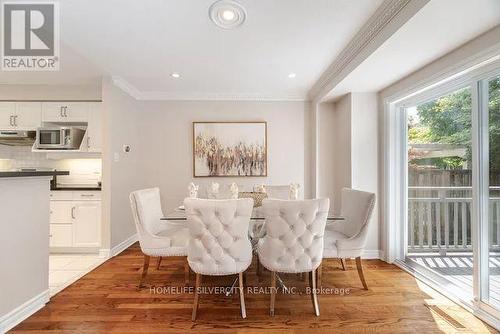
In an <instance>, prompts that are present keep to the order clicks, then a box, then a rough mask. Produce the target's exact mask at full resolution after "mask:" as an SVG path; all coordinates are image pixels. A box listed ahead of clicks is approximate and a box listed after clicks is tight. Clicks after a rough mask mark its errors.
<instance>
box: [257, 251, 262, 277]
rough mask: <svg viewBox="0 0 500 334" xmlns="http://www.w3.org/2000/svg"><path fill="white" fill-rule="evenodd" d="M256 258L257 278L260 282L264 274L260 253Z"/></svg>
mask: <svg viewBox="0 0 500 334" xmlns="http://www.w3.org/2000/svg"><path fill="white" fill-rule="evenodd" d="M256 259H257V279H258V280H259V282H260V281H261V276H262V265H261V264H260V260H259V255H256Z"/></svg>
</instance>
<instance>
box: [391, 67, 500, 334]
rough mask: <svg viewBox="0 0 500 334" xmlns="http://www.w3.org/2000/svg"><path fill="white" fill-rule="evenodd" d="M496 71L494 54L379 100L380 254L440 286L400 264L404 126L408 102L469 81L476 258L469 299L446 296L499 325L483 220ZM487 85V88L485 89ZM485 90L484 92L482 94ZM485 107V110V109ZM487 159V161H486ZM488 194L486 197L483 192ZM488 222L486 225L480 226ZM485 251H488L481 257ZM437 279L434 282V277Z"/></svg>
mask: <svg viewBox="0 0 500 334" xmlns="http://www.w3.org/2000/svg"><path fill="white" fill-rule="evenodd" d="M498 74H500V60H499V59H498V57H496V58H495V59H494V60H489V61H486V62H483V63H480V64H477V65H475V66H472V67H470V68H468V69H465V70H462V71H461V72H458V73H455V74H450V75H449V76H448V77H447V78H443V79H441V80H440V81H436V82H434V83H428V85H427V86H426V87H424V88H420V89H419V90H416V89H415V90H414V91H410V92H409V91H406V92H403V93H400V94H394V95H392V96H389V97H386V98H385V99H384V100H383V101H382V103H383V108H384V114H383V122H384V124H383V126H384V128H383V140H384V148H385V150H384V159H383V162H382V167H383V177H384V182H383V187H384V188H383V199H382V201H383V203H382V208H383V215H384V218H385V219H384V220H383V221H384V222H385V224H384V226H383V236H384V237H385V239H384V241H383V244H384V248H385V249H384V259H385V260H386V261H387V262H389V263H395V264H396V265H398V266H400V267H402V268H403V269H404V270H407V271H408V272H410V273H411V274H413V275H414V276H416V277H417V278H420V279H422V280H424V281H426V283H428V284H430V285H431V286H433V287H434V288H435V289H436V290H438V291H443V289H441V288H440V287H439V286H437V285H436V284H433V280H432V279H430V280H429V279H425V278H424V277H421V275H420V276H419V275H418V274H417V273H415V272H414V271H413V270H411V268H408V267H407V266H406V265H405V264H404V259H405V257H406V252H407V203H408V193H407V126H406V112H405V111H404V110H405V108H406V107H409V106H411V105H416V104H420V103H423V102H426V101H429V100H432V99H434V98H436V97H439V96H442V95H446V93H449V92H453V91H455V90H457V89H460V88H461V87H465V86H470V89H471V97H472V115H471V116H472V145H473V147H475V148H478V147H480V148H481V149H480V150H478V149H473V156H472V168H473V172H472V174H473V175H472V183H473V184H472V189H473V200H472V206H471V217H472V231H471V232H472V244H473V258H474V272H473V300H472V301H466V300H464V299H462V298H460V297H456V296H450V295H449V294H446V296H447V297H449V298H450V299H452V300H454V301H455V302H457V303H458V304H460V305H462V306H464V307H465V308H467V309H469V310H470V311H471V312H473V313H474V314H476V315H477V316H478V317H480V318H481V319H483V320H484V321H486V322H488V323H490V324H491V325H493V326H494V327H496V328H500V312H499V310H497V309H495V308H493V307H492V306H491V305H489V304H486V303H485V302H483V300H484V298H487V296H488V295H487V294H488V291H485V290H487V289H488V282H487V280H488V275H489V272H488V256H489V250H488V224H478V222H484V221H485V220H484V218H485V217H488V200H489V193H488V182H489V166H488V161H487V160H486V159H485V157H488V154H489V149H488V146H487V145H485V144H486V143H487V142H488V140H489V138H488V136H489V134H488V113H487V112H485V110H486V111H487V110H488V108H487V106H488V94H487V83H488V79H491V78H493V77H495V76H497V75H498ZM485 89H486V90H485ZM485 92H486V94H485ZM485 108H486V109H485ZM485 162H486V163H485ZM486 194H488V196H486ZM486 222H488V220H486ZM482 225H486V226H482ZM481 254H486V256H481ZM434 283H435V281H434Z"/></svg>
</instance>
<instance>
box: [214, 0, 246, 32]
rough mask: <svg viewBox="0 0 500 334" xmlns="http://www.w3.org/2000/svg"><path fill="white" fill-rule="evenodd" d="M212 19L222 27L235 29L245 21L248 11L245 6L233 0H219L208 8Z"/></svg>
mask: <svg viewBox="0 0 500 334" xmlns="http://www.w3.org/2000/svg"><path fill="white" fill-rule="evenodd" d="M208 15H209V16H210V19H211V20H212V21H213V22H214V23H215V24H216V25H217V26H218V27H220V28H223V29H234V28H237V27H239V26H240V25H242V24H243V22H245V19H246V17H247V13H246V11H245V8H244V7H243V6H242V5H241V4H239V3H238V2H236V1H233V0H219V1H216V2H214V3H213V4H212V6H210V8H209V10H208Z"/></svg>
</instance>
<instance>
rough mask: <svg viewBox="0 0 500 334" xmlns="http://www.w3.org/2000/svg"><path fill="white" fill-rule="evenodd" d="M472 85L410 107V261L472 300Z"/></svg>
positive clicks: (408, 124)
mask: <svg viewBox="0 0 500 334" xmlns="http://www.w3.org/2000/svg"><path fill="white" fill-rule="evenodd" d="M471 100H472V98H471V89H470V86H465V87H463V88H460V89H455V90H453V91H452V92H447V93H443V94H440V95H439V96H438V97H434V98H432V99H430V100H428V101H424V102H421V103H418V104H416V105H413V106H411V107H406V115H407V127H408V129H407V147H408V166H407V168H408V174H407V180H408V202H407V208H408V216H407V221H408V226H407V231H408V236H407V239H408V248H407V258H406V260H407V262H409V264H411V265H412V266H414V267H417V268H419V269H424V270H426V272H428V273H432V274H435V275H436V276H439V277H437V278H434V280H439V281H440V282H441V284H442V285H445V286H447V288H448V290H452V291H453V292H454V293H455V294H457V295H461V297H462V298H465V299H469V300H472V297H473V273H474V260H473V258H474V257H473V248H472V242H473V241H472V221H471V210H472V172H473V171H472V150H473V148H472V146H471V138H472V134H471V127H472V117H471V115H472V102H471Z"/></svg>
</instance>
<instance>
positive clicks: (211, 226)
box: [184, 198, 253, 321]
mask: <svg viewBox="0 0 500 334" xmlns="http://www.w3.org/2000/svg"><path fill="white" fill-rule="evenodd" d="M184 206H185V208H186V215H187V219H188V220H187V224H188V227H189V233H190V241H189V246H188V255H187V256H188V263H189V266H190V267H191V269H192V270H193V271H194V272H195V273H196V287H195V297H194V303H193V312H192V320H193V321H194V320H196V313H197V311H198V302H199V291H198V290H199V289H200V286H201V280H202V275H212V276H223V275H234V274H238V281H239V294H240V307H241V316H242V318H246V308H245V297H244V290H243V272H244V271H245V270H246V269H247V268H248V267H249V266H250V263H251V262H252V246H251V244H250V240H249V239H248V227H249V223H250V218H251V215H252V208H253V200H252V199H251V198H242V199H228V200H210V199H192V198H186V199H185V200H184Z"/></svg>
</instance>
